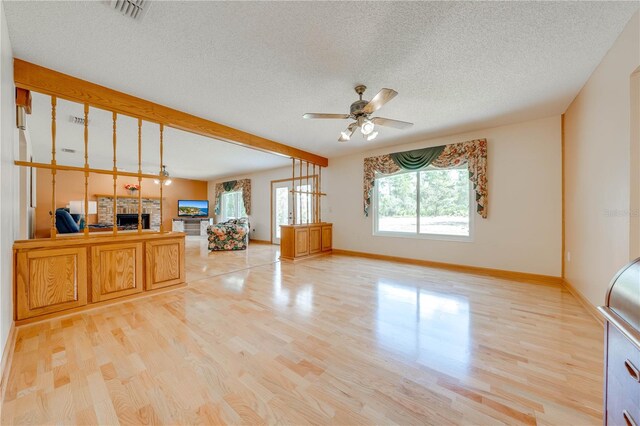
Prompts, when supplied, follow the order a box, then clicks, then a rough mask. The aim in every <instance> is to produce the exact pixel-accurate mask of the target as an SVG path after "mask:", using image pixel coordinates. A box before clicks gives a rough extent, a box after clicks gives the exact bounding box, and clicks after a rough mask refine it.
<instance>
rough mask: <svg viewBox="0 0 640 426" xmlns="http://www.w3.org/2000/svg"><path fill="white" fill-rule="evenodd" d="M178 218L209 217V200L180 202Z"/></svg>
mask: <svg viewBox="0 0 640 426" xmlns="http://www.w3.org/2000/svg"><path fill="white" fill-rule="evenodd" d="M178 216H191V217H199V216H204V217H207V216H209V201H208V200H178Z"/></svg>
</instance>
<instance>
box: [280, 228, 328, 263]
mask: <svg viewBox="0 0 640 426" xmlns="http://www.w3.org/2000/svg"><path fill="white" fill-rule="evenodd" d="M332 233H333V225H332V224H331V223H324V222H323V223H310V224H306V225H282V226H281V238H280V259H282V260H299V259H304V258H307V257H310V256H316V255H319V254H323V253H328V252H330V251H331V249H332V237H333V235H332Z"/></svg>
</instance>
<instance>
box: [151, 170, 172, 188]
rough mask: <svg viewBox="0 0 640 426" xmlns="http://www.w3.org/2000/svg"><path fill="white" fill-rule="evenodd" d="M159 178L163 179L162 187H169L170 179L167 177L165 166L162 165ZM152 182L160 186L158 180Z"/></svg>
mask: <svg viewBox="0 0 640 426" xmlns="http://www.w3.org/2000/svg"><path fill="white" fill-rule="evenodd" d="M160 176H161V177H164V179H163V180H164V185H165V186H169V185H171V178H170V177H169V172H168V171H167V166H165V165H162V171H161V172H160ZM153 182H154V183H155V184H156V185H160V179H154V180H153Z"/></svg>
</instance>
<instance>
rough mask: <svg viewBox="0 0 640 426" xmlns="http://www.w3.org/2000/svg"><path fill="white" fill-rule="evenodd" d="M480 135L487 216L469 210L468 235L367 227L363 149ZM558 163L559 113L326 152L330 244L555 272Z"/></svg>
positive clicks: (405, 147) (559, 222) (425, 144)
mask: <svg viewBox="0 0 640 426" xmlns="http://www.w3.org/2000/svg"><path fill="white" fill-rule="evenodd" d="M482 138H486V139H487V142H488V153H487V155H488V166H487V167H488V182H489V183H488V185H489V207H488V209H489V210H488V218H487V219H482V218H481V217H480V216H479V215H477V214H475V213H474V214H475V218H474V222H475V229H474V233H473V234H474V235H473V241H472V242H458V241H456V242H454V241H438V240H424V239H414V238H398V237H386V236H385V237H381V236H373V235H372V234H373V222H372V220H373V219H372V215H370V217H365V216H364V213H363V200H362V181H363V160H364V158H365V157H370V156H374V155H381V154H388V153H390V152H399V151H406V150H411V149H417V148H423V147H428V146H437V145H443V144H449V143H456V142H464V141H467V140H472V139H482ZM355 142H356V143H358V141H355ZM561 163H562V161H561V122H560V116H555V117H550V118H545V119H540V120H535V121H529V122H524V123H519V124H513V125H508V126H501V127H495V128H490V129H484V130H478V131H474V132H469V133H464V134H460V135H454V136H448V137H442V138H437V139H432V140H427V141H424V142H420V143H412V144H407V145H401V146H394V147H391V148H385V149H378V150H374V151H369V152H365V153H359V154H356V155H350V156H346V157H340V158H331V159H330V161H329V168H328V171H327V173H326V179H325V182H326V185H325V190H326V191H327V193H328V196H327V202H328V203H327V207H328V208H327V213H328V214H327V215H325V217H326V219H327V221H332V222H333V223H334V248H338V249H345V250H353V251H360V252H367V253H376V254H383V255H390V256H400V257H407V258H414V259H424V260H431V261H437V262H446V263H454V264H460V265H470V266H479V267H486V268H496V269H503V270H510V271H518V272H528V273H535V274H543V275H552V276H560V275H561V267H562V264H561V252H562V247H561V246H562V193H561V179H562V169H561ZM323 176H324V175H323Z"/></svg>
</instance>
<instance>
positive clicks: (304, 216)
mask: <svg viewBox="0 0 640 426" xmlns="http://www.w3.org/2000/svg"><path fill="white" fill-rule="evenodd" d="M296 191H299V192H296V214H297V215H298V216H297V217H298V223H308V222H313V218H312V217H311V212H312V211H313V206H312V200H311V194H302V193H301V192H312V191H313V188H312V187H311V185H296Z"/></svg>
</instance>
